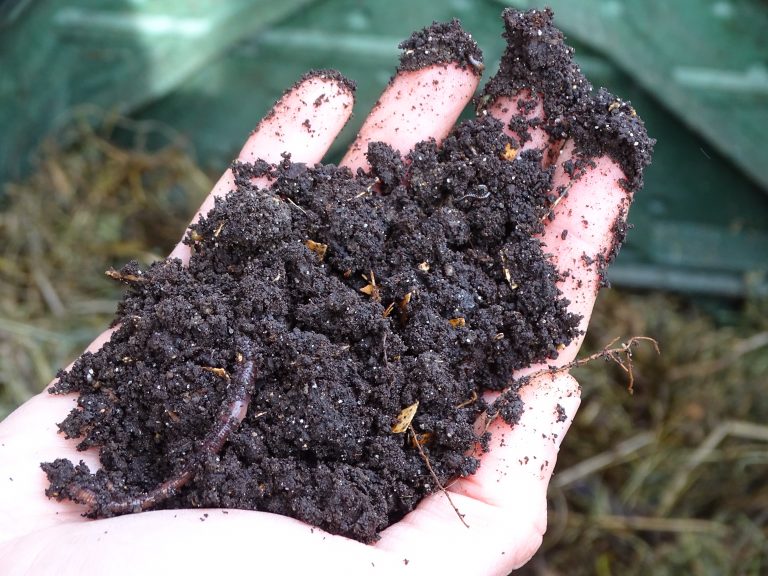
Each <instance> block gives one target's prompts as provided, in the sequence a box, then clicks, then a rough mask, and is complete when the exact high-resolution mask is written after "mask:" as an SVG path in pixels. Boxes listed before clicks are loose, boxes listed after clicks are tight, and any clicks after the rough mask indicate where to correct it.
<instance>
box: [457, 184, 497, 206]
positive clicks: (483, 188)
mask: <svg viewBox="0 0 768 576" xmlns="http://www.w3.org/2000/svg"><path fill="white" fill-rule="evenodd" d="M477 191H478V192H484V194H481V195H478V194H464V196H462V197H461V198H457V199H456V202H461V201H462V200H464V199H466V198H476V199H477V200H485V199H486V198H488V197H489V196H490V195H491V192H490V191H489V190H488V187H487V186H486V185H485V184H478V186H477Z"/></svg>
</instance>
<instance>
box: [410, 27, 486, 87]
mask: <svg viewBox="0 0 768 576" xmlns="http://www.w3.org/2000/svg"><path fill="white" fill-rule="evenodd" d="M399 48H400V49H401V50H402V51H403V52H402V54H401V55H400V65H399V67H398V69H397V70H398V72H400V71H404V70H420V69H422V68H426V67H427V66H432V65H434V64H449V63H454V64H457V65H458V66H460V67H462V68H466V69H468V70H471V71H472V72H473V73H475V74H476V75H477V76H479V75H480V74H482V72H483V69H484V68H485V66H484V65H483V53H482V51H481V50H480V47H479V46H478V45H477V42H475V41H474V40H473V39H472V36H471V35H470V34H468V33H467V32H465V31H464V29H463V28H462V27H461V23H460V22H459V21H458V20H456V19H454V20H452V21H450V22H444V23H439V22H433V23H432V25H431V26H427V27H426V28H423V29H421V30H418V31H416V32H414V33H413V34H412V35H411V37H410V38H408V39H407V40H404V41H403V42H401V43H400V45H399Z"/></svg>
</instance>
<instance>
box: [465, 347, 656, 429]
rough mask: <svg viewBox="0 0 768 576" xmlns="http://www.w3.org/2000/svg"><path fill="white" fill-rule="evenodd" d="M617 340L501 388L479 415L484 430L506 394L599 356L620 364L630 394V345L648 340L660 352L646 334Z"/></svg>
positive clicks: (631, 387)
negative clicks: (583, 355) (586, 354)
mask: <svg viewBox="0 0 768 576" xmlns="http://www.w3.org/2000/svg"><path fill="white" fill-rule="evenodd" d="M618 341H619V339H618V338H615V339H614V340H612V341H611V342H609V343H608V344H607V345H606V346H605V347H604V348H603V349H602V350H600V351H599V352H595V353H594V354H590V355H589V356H586V357H585V358H579V359H577V360H572V361H571V362H568V363H567V364H563V365H562V366H557V367H548V368H543V369H541V370H539V371H537V372H534V373H533V374H528V375H526V376H523V377H522V378H520V379H519V380H516V381H515V382H513V383H512V384H517V385H516V386H513V385H510V386H508V387H507V388H505V389H504V390H502V392H501V394H500V395H499V396H498V398H496V400H494V401H493V403H492V404H491V405H490V406H489V407H488V408H487V409H486V410H485V412H483V413H482V414H481V415H480V417H479V418H478V420H481V419H485V431H486V432H487V431H488V428H489V427H490V425H491V423H492V422H493V421H494V420H496V418H497V417H498V415H499V410H498V407H499V406H500V405H501V403H502V402H503V401H504V400H506V398H507V396H509V395H510V394H512V393H513V392H517V391H518V390H520V388H521V387H522V386H524V385H526V384H528V383H529V382H531V381H532V380H534V379H536V378H538V377H539V376H543V375H544V374H552V375H554V374H560V373H561V372H567V371H568V370H571V369H573V368H579V367H580V366H584V365H585V364H589V363H590V362H592V361H594V360H598V359H600V358H605V359H607V360H612V361H613V362H615V363H616V364H617V365H618V366H620V367H621V369H622V370H624V372H626V373H627V378H628V379H629V382H628V384H627V390H628V391H629V393H630V394H632V393H633V391H634V389H633V385H634V382H635V374H634V372H633V367H632V346H634V345H635V344H637V343H638V342H649V343H650V344H651V345H652V346H653V349H654V350H655V351H656V353H657V354H660V351H659V343H658V342H656V340H654V339H653V338H650V337H648V336H632V337H631V338H630V339H629V340H627V341H626V342H624V343H622V344H620V345H619V346H614V344H616V342H618ZM481 421H482V420H481Z"/></svg>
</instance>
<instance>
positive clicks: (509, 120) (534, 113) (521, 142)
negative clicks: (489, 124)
mask: <svg viewBox="0 0 768 576" xmlns="http://www.w3.org/2000/svg"><path fill="white" fill-rule="evenodd" d="M487 111H488V114H490V115H491V116H493V117H494V118H496V119H497V120H499V121H500V122H501V123H502V124H503V126H504V133H505V134H507V135H508V136H511V137H512V138H514V139H515V141H516V142H517V145H518V152H523V151H525V150H530V149H538V150H542V151H546V150H548V148H549V146H550V137H549V134H547V132H546V131H545V130H544V129H543V128H542V127H541V125H542V122H543V120H544V104H543V102H542V99H541V97H533V96H532V95H531V91H530V90H528V89H525V90H521V91H520V93H519V94H517V95H516V96H501V97H499V98H496V99H495V100H494V101H493V102H492V103H491V104H490V106H488V108H487ZM544 156H545V159H546V158H547V157H548V154H545V155H544Z"/></svg>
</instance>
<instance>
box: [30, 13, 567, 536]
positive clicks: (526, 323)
mask: <svg viewBox="0 0 768 576" xmlns="http://www.w3.org/2000/svg"><path fill="white" fill-rule="evenodd" d="M444 26H445V28H444V29H443V28H439V27H438V28H434V27H433V28H434V30H433V32H434V33H435V34H437V32H440V34H443V33H445V34H446V35H448V36H450V35H451V34H453V30H454V28H455V25H454V24H453V23H450V24H448V25H444ZM435 31H437V32H435ZM415 36H417V35H415ZM411 40H412V41H414V42H416V40H414V39H413V37H412V39H411ZM429 42H431V41H429ZM438 44H439V42H438ZM415 45H416V44H414V46H415ZM466 50H468V49H466ZM454 52H455V50H454ZM467 53H471V52H467ZM454 56H455V53H454ZM451 61H455V57H453V58H452V60H451ZM513 144H514V142H513V140H512V139H511V138H510V137H508V136H507V135H506V134H505V133H504V131H503V126H502V124H501V123H500V122H499V121H497V120H495V119H493V118H491V117H479V118H476V119H473V120H469V121H466V122H464V123H462V124H459V125H458V126H457V127H456V128H454V130H453V131H452V132H451V133H450V134H449V135H448V136H447V137H446V138H445V140H444V141H443V142H442V143H441V144H440V145H439V146H438V145H437V144H436V142H435V141H434V140H428V141H424V142H420V143H418V144H417V145H416V146H415V147H414V149H413V150H412V151H411V152H410V153H409V154H408V155H407V156H401V154H400V153H399V152H397V151H396V150H394V149H393V148H392V147H390V146H388V145H387V144H384V143H381V142H374V143H371V144H370V145H369V147H368V153H367V158H368V162H369V164H370V170H369V171H367V172H365V171H363V170H359V171H358V172H357V173H356V174H353V173H352V172H351V171H350V170H349V169H347V168H343V167H337V166H333V165H322V164H318V165H315V166H307V165H304V164H301V163H295V162H292V161H291V159H290V156H289V155H288V154H285V155H284V156H283V160H282V161H281V162H280V163H278V164H276V165H271V164H268V163H266V162H264V161H255V162H253V163H248V164H244V163H235V164H234V165H233V168H232V169H233V173H234V182H235V184H234V186H233V189H232V190H231V191H230V192H229V193H228V194H227V195H226V196H225V197H224V198H217V199H216V201H215V205H214V207H213V208H212V209H211V210H210V212H208V214H206V215H205V216H204V217H202V218H201V219H200V220H199V221H198V222H197V223H196V224H194V225H192V226H191V227H190V230H189V232H188V234H187V236H186V238H185V243H186V244H188V245H189V246H190V248H191V256H190V259H189V264H188V265H187V266H183V265H182V264H181V262H180V261H179V260H176V259H167V260H164V261H161V262H157V263H155V264H153V265H152V266H150V267H149V268H148V269H143V268H141V267H140V266H138V265H137V264H136V263H135V262H132V263H129V264H127V265H126V266H125V267H123V268H122V269H121V270H119V271H111V272H110V274H109V275H110V277H112V278H113V279H116V280H119V281H121V282H123V283H124V284H125V285H126V293H125V296H124V298H123V300H122V301H121V303H120V304H119V307H118V311H117V315H116V317H115V320H114V322H113V327H114V328H115V330H114V332H113V334H112V336H111V339H110V340H109V342H107V343H105V344H104V346H103V347H102V348H101V349H100V350H98V351H95V352H89V353H85V354H84V355H83V356H81V357H80V358H79V359H78V360H77V361H76V362H75V363H74V364H73V366H72V368H71V369H70V370H68V371H61V372H60V373H59V379H58V381H57V382H56V383H55V384H54V385H53V387H52V388H51V392H52V393H54V394H65V393H76V394H78V395H79V396H78V400H77V407H76V408H75V409H74V410H72V412H71V413H70V414H69V415H68V416H67V417H66V419H65V420H64V421H63V422H61V423H60V424H59V428H60V430H61V432H62V433H63V434H64V435H65V436H66V437H68V438H76V439H78V448H79V449H81V450H85V449H89V448H95V449H97V450H98V452H99V457H100V462H101V467H100V468H99V469H98V470H96V471H92V470H90V469H89V468H88V467H87V466H86V465H85V464H84V463H83V462H80V463H73V462H71V461H69V460H66V459H58V460H55V461H53V462H47V463H44V464H43V465H42V467H43V470H44V471H45V473H46V474H47V476H48V479H49V482H50V485H49V487H48V489H47V490H46V494H47V495H48V496H49V497H51V498H56V499H59V500H72V501H75V502H78V503H80V504H83V505H84V506H85V507H86V513H87V515H89V516H91V517H108V516H113V515H117V514H123V513H128V512H138V511H143V510H147V509H154V508H158V509H162V508H209V507H221V508H241V509H252V510H261V511H267V512H273V513H277V514H284V515H288V516H291V517H293V518H297V519H299V520H302V521H304V522H307V523H309V524H311V525H314V526H319V527H321V528H323V529H325V530H327V531H329V532H331V533H334V534H341V535H344V536H347V537H350V538H354V539H357V540H360V541H363V542H373V541H375V540H376V539H377V537H378V536H377V534H378V532H380V531H381V530H382V529H384V528H385V527H387V526H388V525H390V524H392V523H394V522H396V521H398V520H399V519H401V518H402V517H403V516H404V515H405V514H407V513H408V512H409V511H411V510H412V509H413V508H414V507H415V506H416V504H418V502H419V501H420V500H421V499H422V498H424V497H425V496H426V495H428V494H430V493H432V492H434V491H436V490H437V489H438V487H439V486H438V482H437V481H439V483H441V484H446V483H447V482H448V481H449V480H450V479H452V478H456V477H461V476H467V475H470V474H472V473H474V472H475V471H476V470H477V468H478V466H479V460H478V458H477V456H476V451H475V450H474V449H475V447H476V446H477V444H480V446H483V447H487V446H488V443H489V438H490V436H489V434H488V433H483V434H481V435H479V436H478V432H477V431H476V428H475V421H476V419H477V418H478V416H479V415H480V414H482V413H483V412H484V411H485V410H486V409H487V408H488V406H487V404H486V403H485V402H484V401H483V399H482V394H483V392H485V391H487V390H500V389H505V388H507V389H508V392H507V393H505V394H504V402H503V404H499V405H496V406H495V407H496V408H497V409H498V412H497V413H498V414H499V415H500V416H501V417H503V418H504V419H505V420H506V421H507V422H509V423H514V422H516V421H517V420H518V418H519V417H520V415H521V413H522V410H523V404H522V401H521V399H520V397H519V395H518V394H517V390H519V388H520V386H523V385H524V384H525V379H521V380H520V381H518V382H516V383H514V384H513V385H512V388H511V389H509V386H510V382H511V378H512V374H513V372H514V371H515V370H517V369H520V368H524V367H527V366H530V365H532V364H535V363H539V362H545V361H547V360H550V359H554V358H556V357H557V354H558V351H559V350H562V349H563V347H565V346H567V345H568V343H570V342H571V341H572V340H573V339H574V338H575V337H576V336H577V335H578V334H579V321H580V317H579V316H577V315H574V314H571V313H569V312H568V302H567V301H566V300H565V299H564V298H563V296H562V294H561V293H560V291H559V289H558V281H559V280H560V279H561V278H560V276H559V274H558V273H557V271H556V269H555V268H554V266H553V265H552V263H551V262H550V261H549V259H548V257H547V256H546V255H545V247H544V246H543V245H542V243H541V241H540V240H539V239H538V236H539V235H540V234H541V233H542V232H543V230H544V222H545V221H546V220H547V215H548V214H549V213H550V211H551V208H552V202H553V201H554V200H555V199H556V198H557V194H553V184H552V177H553V169H552V168H542V154H541V152H539V151H536V150H531V151H526V152H522V153H520V154H516V155H514V157H511V156H510V154H509V150H510V148H512V147H513ZM254 182H260V183H262V184H259V185H257V184H255V183H254ZM264 182H266V184H263V183H264ZM404 422H405V423H404ZM425 458H428V463H427V462H425ZM433 474H434V475H435V476H433ZM435 477H436V478H437V481H436V480H435ZM457 521H458V520H457Z"/></svg>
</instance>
